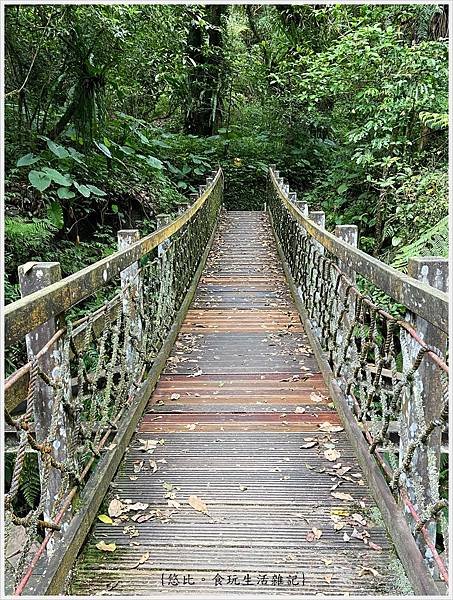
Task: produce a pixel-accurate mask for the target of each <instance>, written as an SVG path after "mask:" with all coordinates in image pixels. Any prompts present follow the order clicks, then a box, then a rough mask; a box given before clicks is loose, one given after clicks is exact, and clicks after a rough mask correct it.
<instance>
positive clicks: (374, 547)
mask: <svg viewBox="0 0 453 600" xmlns="http://www.w3.org/2000/svg"><path fill="white" fill-rule="evenodd" d="M364 542H365V544H368V546H369V547H370V548H371V549H372V550H382V546H379V545H378V544H375V543H374V542H372V541H371V540H368V541H367V540H364Z"/></svg>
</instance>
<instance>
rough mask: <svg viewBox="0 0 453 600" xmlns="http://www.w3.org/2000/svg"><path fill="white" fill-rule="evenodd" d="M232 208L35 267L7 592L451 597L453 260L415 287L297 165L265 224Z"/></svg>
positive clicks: (24, 283)
mask: <svg viewBox="0 0 453 600" xmlns="http://www.w3.org/2000/svg"><path fill="white" fill-rule="evenodd" d="M222 199H223V174H222V171H221V170H220V169H219V170H218V171H216V172H213V173H212V174H211V176H210V177H209V178H208V179H207V182H206V185H205V186H201V187H200V191H199V194H197V195H195V197H193V198H192V199H191V200H192V202H191V204H190V205H188V206H187V207H183V209H182V210H181V211H180V214H179V215H178V216H177V217H176V218H175V219H173V220H171V219H168V218H162V219H161V227H160V228H159V229H158V230H157V231H156V232H154V233H152V234H150V235H148V236H146V237H144V238H140V235H139V232H138V231H136V230H122V231H119V232H118V251H117V252H116V253H115V254H113V255H111V256H108V257H106V258H104V259H102V260H101V261H99V262H97V263H95V264H93V265H91V266H89V267H86V268H85V269H83V270H81V271H79V272H77V273H75V274H73V275H70V276H69V277H66V278H64V279H61V274H60V266H59V264H58V263H57V262H55V263H27V264H25V265H22V266H21V267H20V268H19V277H20V284H21V290H22V298H21V300H19V301H17V302H15V303H13V304H11V305H8V306H7V307H6V309H5V340H6V345H7V346H12V345H14V344H18V343H23V341H24V340H25V343H26V347H27V353H28V362H27V363H26V364H24V365H23V366H22V367H21V368H20V369H19V370H18V371H17V372H16V373H14V374H13V375H11V376H10V377H9V378H8V379H7V380H6V382H5V396H4V398H5V423H6V426H5V449H6V452H7V453H10V454H11V455H12V456H13V458H14V460H13V467H12V472H11V476H10V477H9V479H8V480H7V482H6V484H7V485H6V490H5V492H6V493H5V518H6V527H5V531H6V532H5V561H6V592H7V593H8V594H10V595H16V596H17V595H31V596H38V597H40V596H43V595H48V594H68V595H81V596H82V595H90V594H100V595H123V596H124V595H128V594H132V595H148V596H150V595H153V594H156V595H157V594H166V593H167V594H169V593H171V594H174V593H175V592H182V593H184V594H190V593H192V594H195V595H198V596H200V595H202V594H203V593H218V594H230V593H232V594H236V595H237V594H247V593H259V592H261V593H274V594H277V593H278V594H288V595H291V594H292V595H303V594H307V595H313V594H319V593H320V594H326V595H329V594H335V595H370V596H376V595H387V594H389V595H390V594H393V595H395V594H416V595H425V596H433V595H447V594H448V523H447V500H446V499H445V498H443V497H442V494H441V485H440V483H441V465H442V464H444V460H445V458H444V457H445V455H446V454H447V453H448V448H447V446H448V427H447V425H448V366H447V363H446V358H445V356H446V348H447V332H448V298H447V271H448V269H447V264H446V261H444V260H443V259H440V258H437V257H423V258H417V259H412V260H410V262H409V264H408V268H407V273H402V272H399V271H396V270H395V269H393V268H392V267H390V266H388V265H386V264H384V263H382V262H380V261H378V260H377V259H375V258H373V257H371V256H369V255H368V254H366V253H364V252H362V251H361V250H359V249H358V248H357V236H358V231H357V227H355V226H353V225H341V226H337V227H336V228H335V231H334V232H329V231H328V230H327V229H326V227H325V215H324V213H323V212H321V211H316V210H315V211H311V210H309V207H308V206H307V204H306V203H305V202H301V201H298V200H297V195H296V194H295V193H293V192H290V190H289V187H288V185H287V184H286V183H285V182H284V180H283V179H282V178H281V177H280V174H279V172H278V171H277V170H276V167H275V166H271V167H270V168H269V174H268V185H267V195H266V209H265V210H264V211H262V212H246V211H244V212H226V211H225V210H224V209H223V207H222ZM101 296H102V302H101V303H100V302H99V297H101ZM93 298H97V300H98V301H97V303H96V304H95V308H93V305H94V303H93ZM389 306H391V307H393V308H394V307H395V306H397V308H398V312H397V313H396V312H395V311H394V310H393V308H388V307H389ZM30 461H35V462H36V468H37V469H39V477H40V486H39V487H40V491H39V494H38V497H37V499H36V501H35V503H34V505H33V507H32V508H28V509H24V503H23V502H21V494H23V491H22V488H23V484H24V477H26V473H27V469H26V465H27V463H28V462H30Z"/></svg>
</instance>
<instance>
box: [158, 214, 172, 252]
mask: <svg viewBox="0 0 453 600" xmlns="http://www.w3.org/2000/svg"><path fill="white" fill-rule="evenodd" d="M170 221H171V216H170V215H167V214H160V215H157V216H156V229H162V227H165V226H166V225H168V224H169V223H170ZM168 244H169V241H168V240H165V241H164V242H162V244H159V245H158V246H157V256H160V255H161V254H162V253H163V252H164V251H165V248H167V246H168Z"/></svg>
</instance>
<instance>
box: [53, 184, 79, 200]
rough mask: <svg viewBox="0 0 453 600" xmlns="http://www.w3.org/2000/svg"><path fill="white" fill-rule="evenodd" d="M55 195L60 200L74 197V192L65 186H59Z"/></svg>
mask: <svg viewBox="0 0 453 600" xmlns="http://www.w3.org/2000/svg"><path fill="white" fill-rule="evenodd" d="M57 196H58V197H59V198H61V199H62V200H70V199H71V198H74V197H75V194H74V192H72V191H71V190H70V189H68V188H67V187H60V188H58V190H57Z"/></svg>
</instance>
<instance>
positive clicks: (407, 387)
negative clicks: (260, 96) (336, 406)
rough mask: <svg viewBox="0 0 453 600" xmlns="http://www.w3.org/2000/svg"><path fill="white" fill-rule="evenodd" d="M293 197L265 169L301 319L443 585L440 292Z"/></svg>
mask: <svg viewBox="0 0 453 600" xmlns="http://www.w3.org/2000/svg"><path fill="white" fill-rule="evenodd" d="M296 198H297V196H296V195H295V194H291V193H289V188H288V186H287V185H285V184H284V183H283V180H282V179H281V178H280V177H279V174H278V171H275V170H274V169H273V168H271V170H270V176H269V183H268V196H267V207H268V211H269V213H270V215H271V219H272V223H273V228H274V231H275V234H276V237H277V239H278V242H279V245H280V247H281V251H282V253H283V255H284V258H285V261H286V263H287V266H288V270H289V272H290V274H291V277H292V279H293V282H294V286H295V289H296V290H297V294H298V296H299V297H300V299H301V302H302V305H303V309H304V312H305V317H306V320H307V321H308V324H309V326H310V328H311V330H312V332H313V334H314V336H315V337H316V339H317V340H318V342H319V345H320V347H321V349H322V352H323V355H324V357H325V359H326V360H327V362H328V365H329V366H330V370H331V373H332V377H333V379H334V380H335V382H336V383H337V384H338V387H339V388H340V390H341V393H342V394H343V397H344V399H345V401H346V406H347V407H348V415H349V416H348V417H347V418H354V419H355V421H356V423H357V424H358V425H359V427H360V430H361V434H360V435H363V436H364V438H365V439H366V440H367V442H368V452H369V453H370V454H371V455H372V456H374V457H375V459H376V461H377V464H378V465H379V466H380V468H381V471H382V473H383V474H384V476H385V478H386V481H387V484H388V486H389V488H390V490H391V492H392V494H393V495H394V498H395V499H396V501H397V502H398V503H400V504H401V505H402V506H403V507H404V512H405V515H406V518H407V522H408V525H409V527H410V528H411V531H412V533H413V536H414V538H415V540H416V542H417V545H418V547H419V549H420V551H421V552H422V554H423V556H424V558H425V561H426V563H427V565H428V567H429V568H430V571H431V573H432V574H433V576H434V577H439V576H440V578H441V579H443V580H444V581H445V582H447V581H448V569H447V566H446V565H447V561H448V516H447V515H448V502H447V498H446V494H445V490H446V489H448V485H447V484H446V481H445V480H444V481H442V478H445V471H446V469H445V466H444V463H445V460H446V459H447V455H446V454H444V452H446V450H445V446H444V444H445V436H446V434H447V425H448V383H449V381H448V366H447V362H446V356H445V352H446V347H447V333H446V332H447V331H448V326H447V325H446V321H444V322H439V320H440V315H439V311H438V310H437V308H436V307H437V306H439V305H441V308H442V311H443V312H442V314H443V315H447V314H448V305H447V295H446V294H443V295H442V294H439V292H438V290H436V289H434V288H432V287H430V286H428V285H426V282H425V283H424V284H423V283H419V282H418V281H417V280H415V279H413V280H412V281H411V278H408V276H406V275H403V274H399V273H398V272H397V271H394V270H391V269H390V268H388V267H387V266H386V265H383V264H382V263H380V264H379V261H377V260H376V259H374V258H372V257H370V256H368V255H366V254H365V253H363V252H361V251H359V250H357V249H356V248H354V247H353V246H352V245H350V244H347V243H345V242H344V241H343V242H342V241H341V240H336V239H335V237H334V236H333V235H332V234H330V233H329V232H327V231H326V230H325V228H324V226H323V225H324V223H323V220H322V223H321V226H318V225H316V222H315V219H317V217H319V216H320V212H319V211H315V212H313V213H309V212H308V209H307V206H306V205H305V203H303V202H297V199H296ZM318 222H319V221H318ZM349 233H350V232H349ZM443 266H444V265H443ZM423 272H424V273H425V274H426V272H427V269H426V270H425V271H423ZM447 272H448V271H447ZM356 274H360V275H361V276H364V277H366V278H367V279H368V280H369V281H371V283H372V284H373V285H375V286H377V287H378V288H380V289H381V290H382V291H384V292H386V293H387V294H389V295H390V296H392V297H393V298H395V299H396V300H397V301H398V302H399V303H401V304H403V305H404V306H407V313H406V318H398V316H393V315H392V314H390V313H389V312H388V311H386V310H384V309H383V308H381V307H380V306H378V305H377V304H376V303H375V302H373V300H372V299H371V298H369V297H368V296H367V295H365V294H364V293H363V291H361V289H360V287H359V284H358V283H357V281H356ZM389 278H392V281H391V282H389V281H388V280H389ZM380 283H383V285H382V286H380ZM411 286H412V287H413V291H412V293H411ZM394 290H400V291H399V293H398V294H394ZM401 290H402V291H401ZM414 298H415V300H414ZM420 299H422V300H423V301H420ZM440 303H443V304H440ZM418 307H420V313H422V316H420V314H419V313H418V312H417V309H418ZM430 312H431V313H432V315H430ZM422 317H423V318H422ZM428 319H430V320H431V322H430V321H429V320H428ZM435 319H437V321H436V323H435V324H433V323H432V321H434V320H435ZM441 470H443V473H442V477H441Z"/></svg>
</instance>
